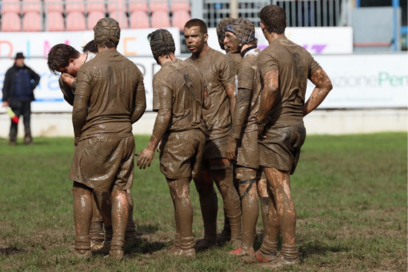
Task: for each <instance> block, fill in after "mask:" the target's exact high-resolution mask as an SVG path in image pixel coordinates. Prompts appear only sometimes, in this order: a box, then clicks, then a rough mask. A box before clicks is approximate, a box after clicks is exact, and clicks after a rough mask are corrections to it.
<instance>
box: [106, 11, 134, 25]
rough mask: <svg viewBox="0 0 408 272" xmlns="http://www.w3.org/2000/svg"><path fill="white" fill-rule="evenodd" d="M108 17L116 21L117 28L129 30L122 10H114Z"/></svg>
mask: <svg viewBox="0 0 408 272" xmlns="http://www.w3.org/2000/svg"><path fill="white" fill-rule="evenodd" d="M109 17H111V18H113V19H115V20H116V21H118V23H119V26H120V28H121V29H128V28H129V22H128V18H127V16H126V13H125V12H124V11H122V10H116V11H113V12H110V13H109Z"/></svg>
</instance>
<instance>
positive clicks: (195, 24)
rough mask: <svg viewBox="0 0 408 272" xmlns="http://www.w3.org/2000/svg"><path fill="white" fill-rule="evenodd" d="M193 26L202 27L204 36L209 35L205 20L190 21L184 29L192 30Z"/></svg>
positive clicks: (201, 30)
mask: <svg viewBox="0 0 408 272" xmlns="http://www.w3.org/2000/svg"><path fill="white" fill-rule="evenodd" d="M193 26H198V27H200V32H201V33H202V34H207V25H206V24H205V23H204V21H203V20H200V19H191V20H190V21H188V22H187V23H186V24H185V25H184V28H191V27H193Z"/></svg>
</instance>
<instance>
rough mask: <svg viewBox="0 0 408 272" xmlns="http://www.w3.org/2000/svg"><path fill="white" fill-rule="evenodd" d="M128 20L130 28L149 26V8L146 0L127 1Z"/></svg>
mask: <svg viewBox="0 0 408 272" xmlns="http://www.w3.org/2000/svg"><path fill="white" fill-rule="evenodd" d="M129 12H130V15H129V21H130V27H131V28H149V27H150V22H149V13H148V12H149V10H148V7H147V2H146V1H144V0H142V1H130V2H129Z"/></svg>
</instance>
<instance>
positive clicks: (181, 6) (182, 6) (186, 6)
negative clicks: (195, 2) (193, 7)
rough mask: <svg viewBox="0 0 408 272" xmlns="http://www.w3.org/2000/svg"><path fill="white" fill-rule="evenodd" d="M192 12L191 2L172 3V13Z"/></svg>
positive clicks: (176, 1)
mask: <svg viewBox="0 0 408 272" xmlns="http://www.w3.org/2000/svg"><path fill="white" fill-rule="evenodd" d="M181 10H184V11H190V2H189V1H188V0H174V1H171V11H173V12H175V11H181Z"/></svg>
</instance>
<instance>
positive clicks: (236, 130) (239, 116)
mask: <svg viewBox="0 0 408 272" xmlns="http://www.w3.org/2000/svg"><path fill="white" fill-rule="evenodd" d="M254 76H255V70H254V69H253V68H252V67H250V66H247V65H242V66H241V69H239V72H238V94H237V103H236V105H235V113H234V118H233V119H232V131H231V136H232V137H234V138H235V139H241V132H242V128H243V125H244V122H245V119H246V118H247V115H248V111H249V107H250V104H251V97H252V85H253V80H254Z"/></svg>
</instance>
